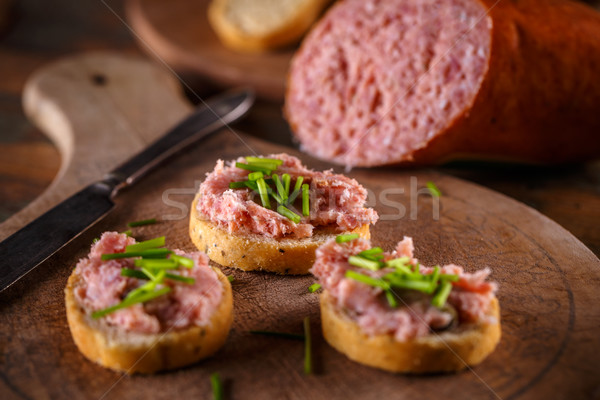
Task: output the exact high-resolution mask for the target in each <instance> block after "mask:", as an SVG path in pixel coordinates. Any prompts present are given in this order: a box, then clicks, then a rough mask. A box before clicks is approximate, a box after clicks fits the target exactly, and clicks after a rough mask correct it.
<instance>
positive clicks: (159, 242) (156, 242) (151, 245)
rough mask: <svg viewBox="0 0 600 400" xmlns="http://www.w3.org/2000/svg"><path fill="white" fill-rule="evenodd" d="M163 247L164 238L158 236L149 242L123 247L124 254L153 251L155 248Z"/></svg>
mask: <svg viewBox="0 0 600 400" xmlns="http://www.w3.org/2000/svg"><path fill="white" fill-rule="evenodd" d="M164 245H165V237H164V236H160V237H157V238H154V239H150V240H145V241H143V242H139V243H136V244H130V245H129V246H127V247H125V252H128V251H142V250H148V249H155V248H157V247H162V246H164Z"/></svg>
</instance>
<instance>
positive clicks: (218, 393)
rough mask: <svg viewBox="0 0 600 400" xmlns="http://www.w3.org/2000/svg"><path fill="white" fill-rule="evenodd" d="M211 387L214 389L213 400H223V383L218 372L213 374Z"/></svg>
mask: <svg viewBox="0 0 600 400" xmlns="http://www.w3.org/2000/svg"><path fill="white" fill-rule="evenodd" d="M210 386H211V387H212V393H213V400H223V383H222V382H221V377H220V376H219V374H218V373H217V372H215V373H214V374H211V376H210Z"/></svg>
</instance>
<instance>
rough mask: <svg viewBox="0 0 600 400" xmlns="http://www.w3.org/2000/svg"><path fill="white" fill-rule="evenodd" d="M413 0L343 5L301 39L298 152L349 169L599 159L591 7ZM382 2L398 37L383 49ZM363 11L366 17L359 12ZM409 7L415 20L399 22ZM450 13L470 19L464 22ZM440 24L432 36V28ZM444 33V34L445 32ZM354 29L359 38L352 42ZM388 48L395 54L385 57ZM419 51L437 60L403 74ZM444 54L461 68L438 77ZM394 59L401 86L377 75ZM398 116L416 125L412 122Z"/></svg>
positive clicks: (533, 1) (294, 70)
mask: <svg viewBox="0 0 600 400" xmlns="http://www.w3.org/2000/svg"><path fill="white" fill-rule="evenodd" d="M413 3H414V2H409V1H407V0H345V1H342V2H339V3H338V4H337V5H336V6H334V7H333V8H332V9H331V10H330V11H329V12H328V14H327V15H326V16H325V17H324V18H323V19H322V20H321V21H320V22H319V24H317V26H316V27H315V28H314V29H313V31H312V32H311V33H310V34H309V36H308V37H307V38H306V39H305V41H304V43H303V44H302V47H301V49H300V50H299V51H298V53H297V54H296V56H295V58H294V60H293V62H292V67H291V70H290V80H289V87H288V92H287V94H286V106H285V113H286V116H287V118H288V121H289V122H290V125H291V127H292V130H293V131H294V132H295V134H296V136H297V137H298V138H299V140H300V142H301V143H302V147H303V148H304V149H305V150H306V151H308V152H309V153H312V154H314V155H316V156H317V157H320V158H322V159H327V160H330V161H333V162H336V163H340V164H346V165H349V166H375V165H385V164H397V163H406V164H434V163H440V162H444V161H447V160H450V159H455V158H460V157H468V158H473V157H476V158H479V157H484V158H493V159H509V160H519V161H525V162H533V163H565V162H574V161H582V160H586V159H592V158H595V157H598V156H600V14H599V13H597V12H596V11H594V10H593V9H591V8H590V7H588V6H585V5H582V4H579V3H576V2H574V1H569V0H518V1H517V0H500V1H499V2H497V1H496V0H451V1H441V0H423V1H422V2H417V3H419V5H416V6H415V5H414V4H413ZM411 4H413V5H412V6H411ZM386 7H388V8H387V9H388V10H389V7H396V9H397V10H403V12H398V13H397V14H398V15H397V16H396V17H392V18H391V22H390V18H388V20H386V21H387V23H389V24H391V25H392V26H393V27H394V28H395V29H397V30H398V31H401V32H402V34H406V35H405V36H404V37H402V36H401V37H400V38H399V40H398V41H397V42H394V43H391V44H390V46H388V48H385V49H383V50H381V51H380V50H379V49H380V48H381V46H380V44H381V43H385V40H388V41H389V39H388V38H384V39H385V40H383V41H382V39H381V37H380V36H381V35H382V34H384V33H381V32H387V31H386V30H385V28H386V27H387V25H385V24H383V25H382V22H381V20H380V19H379V20H378V19H377V17H378V16H377V14H376V13H377V10H386ZM411 7H412V8H411ZM344 9H346V10H344ZM358 9H360V11H361V12H357V11H358ZM371 9H372V10H375V11H374V13H375V14H368V13H367V12H365V10H371ZM461 9H464V10H465V11H464V13H461ZM404 10H406V11H404ZM350 11H354V12H353V13H351V12H350ZM381 12H382V13H383V11H381ZM411 12H412V13H413V14H414V19H413V20H410V19H406V18H408V17H406V18H405V17H403V15H404V16H406V15H409V14H410V13H411ZM403 13H404V14H403ZM388 14H389V11H388ZM348 15H353V16H354V17H353V18H354V20H351V21H349V18H348ZM457 15H461V16H462V15H466V16H467V17H466V19H465V22H464V23H463V25H465V26H462V27H461V26H460V23H461V22H460V20H459V19H457V18H456V16H457ZM394 18H395V19H394ZM438 20H440V22H439V25H440V26H441V28H440V31H439V32H434V33H433V34H432V33H431V31H432V28H431V27H432V26H434V27H435V22H436V21H438ZM406 21H408V22H406ZM415 21H416V22H415ZM420 21H422V22H421V23H420ZM457 21H459V22H457ZM473 21H475V22H476V23H474V22H473ZM409 23H411V24H413V25H414V24H415V23H416V25H417V26H418V27H417V28H416V29H418V33H419V34H420V36H418V37H417V36H414V37H413V36H410V35H409V34H414V32H412V31H411V30H410V29H409V28H405V27H404V26H403V25H402V24H409ZM419 23H420V25H419ZM376 24H377V25H376ZM394 24H397V25H395V26H394ZM467 24H470V26H466V25H467ZM348 26H349V28H348ZM380 27H381V29H379V28H380ZM413 30H414V29H413ZM434 30H435V29H434ZM444 30H446V31H451V32H449V33H448V34H447V35H446V36H447V38H446V39H444V37H445V36H444V33H445V31H444ZM357 32H358V33H357ZM411 32H412V33H411ZM440 32H441V33H440ZM385 34H387V35H389V32H388V33H385ZM353 35H355V37H358V38H364V40H362V41H360V40H359V41H355V42H353V43H349V41H350V39H346V38H347V37H350V38H351V37H353ZM378 35H379V36H378ZM432 35H433V36H435V35H437V36H435V39H431V37H433V36H432ZM444 40H445V42H444V43H443V44H444V46H442V45H439V42H440V41H444ZM365 41H366V42H365ZM369 41H370V42H369ZM422 42H425V46H424V47H422V46H421V43H422ZM436 46H437V47H436ZM331 47H334V49H331ZM384 47H385V46H384ZM438 47H439V48H438ZM444 48H445V49H447V51H446V52H444V51H443V49H444ZM432 49H433V50H432ZM473 49H474V50H473ZM395 50H398V51H400V52H403V53H402V54H401V56H402V57H396V58H394V57H395V56H393V54H395V53H394V51H395ZM427 51H433V53H435V54H434V56H433V60H434V61H435V60H439V63H438V64H435V65H432V66H429V65H428V64H427V67H428V68H427V72H425V71H423V72H420V73H413V74H412V75H411V70H410V68H411V66H412V65H416V64H418V62H420V61H421V59H422V58H423V54H424V52H427ZM324 52H327V53H326V57H325V56H323V53H324ZM469 54H472V55H473V57H472V58H467V56H466V55H469ZM396 55H397V53H396ZM436 57H438V58H436ZM453 60H454V61H455V62H457V63H458V64H457V68H458V71H460V74H458V75H457V76H452V74H450V76H449V77H448V79H446V78H447V77H446V76H445V75H444V74H446V73H447V72H444V71H448V70H449V69H451V66H452V62H453ZM412 61H414V62H412ZM478 62H482V63H483V67H482V68H478V67H477V63H478ZM324 64H328V65H324ZM395 66H401V68H400V69H398V71H402V74H399V73H396V72H394V73H395V74H396V75H394V77H395V80H396V81H397V82H399V83H397V82H393V83H392V84H390V82H389V78H386V79H388V81H385V82H383V83H382V81H381V80H378V79H379V77H380V76H382V75H383V76H385V74H386V73H388V72H389V71H396V70H394V68H395ZM357 71H358V72H357ZM373 71H375V72H373ZM404 71H408V73H407V74H404ZM412 72H415V71H412ZM369 73H372V74H373V75H372V77H367V78H368V79H365V78H364V76H365V74H367V75H368V74H369ZM442 75H444V76H442ZM340 76H342V78H340ZM356 77H359V78H356ZM442 78H444V79H442ZM357 79H362V80H360V84H358V85H357V84H356V82H355V81H356V80H357ZM403 80H404V81H403ZM331 81H335V84H330V82H331ZM415 82H418V84H415ZM440 82H441V83H440ZM373 87H374V89H373ZM432 88H433V90H434V91H435V92H436V94H437V97H435V96H433V97H432V96H431V95H430V94H429V91H431V90H432ZM411 90H412V92H411ZM390 92H392V93H390ZM407 92H408V93H409V95H406V93H407ZM373 93H374V94H373ZM369 96H371V97H369ZM411 96H412V97H411ZM396 98H397V99H399V100H398V101H394V99H396ZM360 99H366V100H368V101H365V102H362V103H361V101H360ZM446 101H449V102H450V104H451V105H452V106H446ZM332 104H333V106H332ZM374 104H375V105H374ZM381 104H383V105H382V106H380V105H381ZM438 105H439V106H438ZM444 106H446V107H445V108H444ZM452 107H458V109H456V110H454V109H452ZM363 114H367V115H370V117H369V118H371V119H367V120H365V119H364V118H363V117H362V115H363ZM361 118H363V119H362V120H361ZM364 121H366V122H364ZM406 121H416V123H415V122H413V123H412V129H411V128H410V127H411V125H410V124H408V125H407V122H406ZM407 126H408V128H407ZM354 129H357V130H359V131H360V132H355V131H354ZM329 132H331V133H329ZM367 132H368V133H367ZM358 140H360V142H359V143H358ZM357 143H358V144H357Z"/></svg>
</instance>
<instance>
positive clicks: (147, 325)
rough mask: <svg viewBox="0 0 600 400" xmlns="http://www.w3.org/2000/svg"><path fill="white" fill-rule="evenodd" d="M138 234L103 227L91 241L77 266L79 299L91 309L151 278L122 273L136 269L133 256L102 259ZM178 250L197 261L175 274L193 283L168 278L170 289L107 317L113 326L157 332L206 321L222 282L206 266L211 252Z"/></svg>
mask: <svg viewBox="0 0 600 400" xmlns="http://www.w3.org/2000/svg"><path fill="white" fill-rule="evenodd" d="M135 243H136V241H135V239H133V238H131V237H129V236H127V235H125V234H119V233H117V232H105V233H104V234H102V237H101V238H100V240H99V241H98V242H96V243H95V244H94V245H92V249H91V252H90V254H89V255H88V257H87V258H84V259H81V260H80V261H79V263H78V264H77V266H76V268H75V272H76V273H77V274H78V275H79V276H80V278H81V279H80V280H79V281H78V282H77V284H76V287H75V290H74V292H75V298H76V299H77V301H78V303H79V304H80V305H81V306H83V308H84V309H85V310H86V312H87V313H92V312H94V311H98V310H102V309H105V308H107V307H110V306H114V305H115V304H117V303H119V302H121V301H122V300H123V299H124V298H125V296H126V295H127V294H128V293H129V292H130V291H132V290H133V289H135V288H137V287H139V286H141V285H143V284H144V283H146V282H147V281H144V280H140V279H137V278H130V277H124V276H121V269H122V268H135V267H134V265H133V264H134V263H133V259H131V258H128V259H119V260H109V261H102V260H101V258H100V257H101V256H102V254H109V253H122V252H124V251H125V247H126V246H128V245H132V244H135ZM175 253H176V254H178V255H181V256H185V257H188V258H191V259H192V260H194V267H193V268H191V269H188V268H179V269H178V270H177V271H176V272H175V273H177V274H178V275H181V276H186V277H190V278H194V279H195V280H196V282H195V283H194V284H186V283H182V282H176V281H172V280H169V279H167V280H165V283H164V285H158V286H157V288H161V287H164V286H165V285H167V286H169V287H171V289H172V290H171V292H169V293H167V294H165V295H164V296H160V297H158V298H156V299H154V300H151V301H148V302H146V303H141V304H135V305H132V306H130V307H127V308H124V309H122V310H118V311H115V312H113V313H111V314H108V315H107V316H105V317H103V319H104V321H106V322H107V323H108V324H109V325H113V326H116V327H119V328H121V329H123V330H126V331H130V332H137V333H146V334H151V333H159V332H165V331H167V330H169V329H176V330H177V329H185V328H187V327H190V326H194V325H196V326H205V325H207V324H208V323H209V321H210V319H211V317H212V315H213V313H214V312H215V310H216V309H217V308H218V306H219V304H220V303H221V300H222V297H223V287H222V284H221V282H220V281H219V279H218V277H217V274H216V273H215V272H214V271H213V270H212V269H211V268H210V267H209V266H208V257H207V256H206V254H204V253H202V252H193V253H185V252H183V251H179V250H175Z"/></svg>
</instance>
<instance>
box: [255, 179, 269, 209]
mask: <svg viewBox="0 0 600 400" xmlns="http://www.w3.org/2000/svg"><path fill="white" fill-rule="evenodd" d="M256 185H257V187H258V194H259V195H260V201H261V202H262V205H263V207H265V208H269V209H270V208H271V202H270V201H269V192H268V191H267V184H266V183H265V180H264V179H263V178H260V179H258V180H257V181H256Z"/></svg>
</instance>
